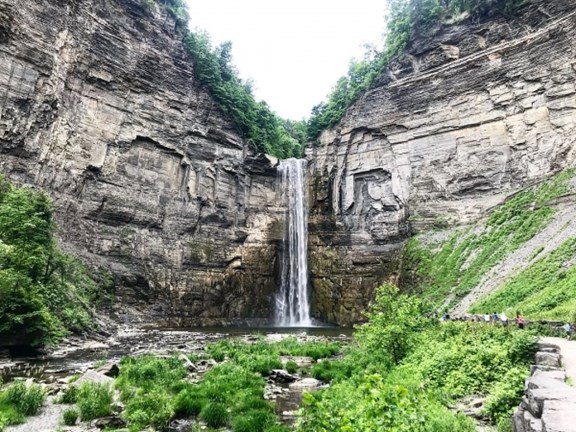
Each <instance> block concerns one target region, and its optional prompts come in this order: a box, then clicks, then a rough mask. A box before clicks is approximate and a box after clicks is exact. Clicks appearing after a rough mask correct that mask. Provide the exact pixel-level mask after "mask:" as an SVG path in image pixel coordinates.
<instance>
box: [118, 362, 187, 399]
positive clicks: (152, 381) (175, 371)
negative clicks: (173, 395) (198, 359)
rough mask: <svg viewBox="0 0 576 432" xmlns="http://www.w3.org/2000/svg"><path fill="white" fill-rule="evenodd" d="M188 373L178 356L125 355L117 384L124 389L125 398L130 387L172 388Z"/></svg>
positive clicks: (147, 388) (149, 388) (148, 388)
mask: <svg viewBox="0 0 576 432" xmlns="http://www.w3.org/2000/svg"><path fill="white" fill-rule="evenodd" d="M186 375H187V372H186V368H185V367H184V365H183V364H182V362H181V361H180V360H179V359H178V358H177V357H169V358H158V357H154V356H151V355H145V356H142V357H137V358H134V357H125V358H123V359H122V361H121V362H120V375H119V376H118V379H117V380H116V386H117V387H118V388H120V389H121V390H122V396H123V400H125V399H126V398H127V397H128V395H129V394H130V388H132V387H138V388H141V389H144V390H151V389H153V388H154V387H164V388H167V389H169V388H171V387H172V386H174V385H176V384H178V383H179V381H180V380H181V379H182V378H184V377H185V376H186Z"/></svg>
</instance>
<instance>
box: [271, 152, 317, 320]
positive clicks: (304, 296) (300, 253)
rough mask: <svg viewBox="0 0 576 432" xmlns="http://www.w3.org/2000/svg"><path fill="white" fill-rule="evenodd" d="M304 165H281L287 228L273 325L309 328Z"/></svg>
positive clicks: (294, 161)
mask: <svg viewBox="0 0 576 432" xmlns="http://www.w3.org/2000/svg"><path fill="white" fill-rule="evenodd" d="M305 173H306V161H305V160H300V159H293V158H292V159H286V160H283V161H281V162H280V166H279V167H278V176H279V178H280V188H281V194H282V203H283V205H285V206H286V227H285V228H284V235H283V239H282V260H281V263H280V265H281V268H280V271H281V275H280V276H281V278H280V292H279V293H278V294H277V295H276V311H275V312H276V325H279V326H292V327H307V326H310V325H312V321H311V319H310V305H309V299H308V205H307V204H308V203H307V199H306V190H307V188H306V182H305Z"/></svg>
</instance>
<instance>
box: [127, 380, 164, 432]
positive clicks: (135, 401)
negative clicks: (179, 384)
mask: <svg viewBox="0 0 576 432" xmlns="http://www.w3.org/2000/svg"><path fill="white" fill-rule="evenodd" d="M173 415H174V411H173V409H172V400H171V397H170V395H169V394H167V393H166V392H165V391H164V390H163V389H161V388H155V389H153V390H147V391H145V390H142V389H139V390H138V392H137V393H136V395H135V396H133V397H132V398H130V400H129V401H128V402H127V403H126V410H125V412H124V416H125V418H126V420H127V421H128V423H129V425H130V427H131V428H133V429H136V430H142V429H145V428H146V427H148V426H152V427H153V428H155V429H158V430H165V429H167V427H168V425H169V423H170V419H171V418H172V417H173Z"/></svg>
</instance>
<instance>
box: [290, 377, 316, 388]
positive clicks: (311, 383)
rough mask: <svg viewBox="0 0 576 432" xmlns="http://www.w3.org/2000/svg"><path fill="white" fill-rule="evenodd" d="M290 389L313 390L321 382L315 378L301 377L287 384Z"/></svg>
mask: <svg viewBox="0 0 576 432" xmlns="http://www.w3.org/2000/svg"><path fill="white" fill-rule="evenodd" d="M288 387H289V388H290V390H298V391H314V390H317V389H319V388H320V387H322V382H321V381H319V380H317V379H316V378H303V379H301V380H298V381H296V382H293V383H292V384H290V385H289V386H288Z"/></svg>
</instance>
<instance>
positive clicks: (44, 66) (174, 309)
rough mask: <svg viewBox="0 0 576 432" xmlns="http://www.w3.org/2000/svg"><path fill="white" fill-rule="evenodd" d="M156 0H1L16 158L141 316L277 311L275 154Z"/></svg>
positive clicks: (9, 165)
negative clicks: (227, 101) (225, 104)
mask: <svg viewBox="0 0 576 432" xmlns="http://www.w3.org/2000/svg"><path fill="white" fill-rule="evenodd" d="M145 3H146V2H143V1H132V0H130V1H128V0H120V1H116V0H115V1H114V2H113V3H110V2H109V1H107V0H95V1H90V2H77V3H74V7H71V6H70V5H71V3H70V2H67V1H54V0H38V1H32V2H23V3H21V4H20V3H19V6H18V7H14V8H12V7H11V6H12V5H11V3H10V1H8V2H7V1H6V0H0V20H1V19H2V17H3V14H2V11H3V10H5V9H6V7H10V11H11V12H10V29H11V30H10V33H9V36H6V37H4V34H3V33H2V32H3V31H4V30H5V28H4V26H3V24H4V23H2V22H0V46H1V51H0V94H2V115H1V118H0V161H1V163H0V170H1V172H2V173H3V174H5V175H7V176H8V178H10V179H11V180H13V181H15V182H17V183H19V184H29V185H34V186H38V187H41V188H44V189H46V191H47V192H48V194H49V195H50V196H51V197H52V199H53V200H54V204H55V205H54V207H55V209H56V215H55V216H56V219H57V221H58V222H59V224H60V226H61V227H62V228H63V229H62V230H61V231H60V232H59V235H60V240H61V241H62V243H63V245H64V246H65V249H67V250H69V251H71V252H73V253H75V254H77V255H78V256H79V258H80V259H82V260H84V261H86V262H89V263H90V266H91V267H99V268H103V269H106V271H107V272H111V273H112V275H113V276H114V281H115V283H116V285H117V286H116V287H115V294H116V297H117V300H118V301H117V302H116V303H117V304H118V305H119V308H122V307H123V306H124V305H130V306H131V307H130V308H128V309H126V310H127V312H128V313H127V314H126V315H123V317H124V319H125V320H126V321H139V322H144V321H146V322H149V323H153V324H155V325H162V326H169V325H178V326H187V327H190V326H197V325H201V324H218V325H222V324H234V323H235V321H236V320H237V318H235V317H242V319H238V321H241V322H242V323H245V322H246V321H247V320H248V321H249V320H250V319H268V318H269V317H270V316H271V315H272V311H271V303H270V301H269V299H270V297H271V296H272V295H273V293H274V292H275V289H276V283H275V276H274V262H275V261H276V258H275V257H276V252H277V251H276V249H277V243H278V242H277V241H276V240H277V238H278V236H279V235H280V234H279V230H278V228H277V226H278V224H279V221H280V220H281V219H282V217H283V213H282V209H280V208H278V206H277V203H276V190H275V178H276V169H275V161H273V160H270V158H268V157H266V156H262V155H256V154H255V152H254V150H253V148H252V145H251V144H250V143H248V142H245V141H244V140H243V139H242V138H241V137H240V136H239V134H238V128H237V126H236V125H235V124H234V123H233V121H232V119H231V118H230V116H228V115H226V114H225V113H224V112H223V110H222V109H220V107H219V106H218V103H217V102H216V101H215V100H214V99H213V98H212V96H211V95H210V93H209V92H208V91H207V90H206V89H205V88H204V87H203V86H201V85H200V83H199V81H198V80H197V79H196V76H195V65H194V63H193V60H192V57H191V56H190V54H189V53H188V52H187V50H186V48H185V47H184V45H183V43H182V36H181V33H180V32H179V30H178V29H177V26H176V24H175V21H174V18H173V15H172V14H171V13H169V12H168V11H167V10H166V9H165V7H164V6H162V5H161V4H158V6H159V7H158V8H152V9H151V10H147V9H145V7H144V6H143V5H144V4H145ZM6 5H8V6H6ZM46 17H50V19H46ZM135 29H137V31H135ZM86 47H89V49H86ZM158 65H162V67H161V68H159V67H158ZM238 257H241V266H239V267H238V266H234V268H231V269H228V268H227V266H228V263H235V262H236V261H237V258H238Z"/></svg>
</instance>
